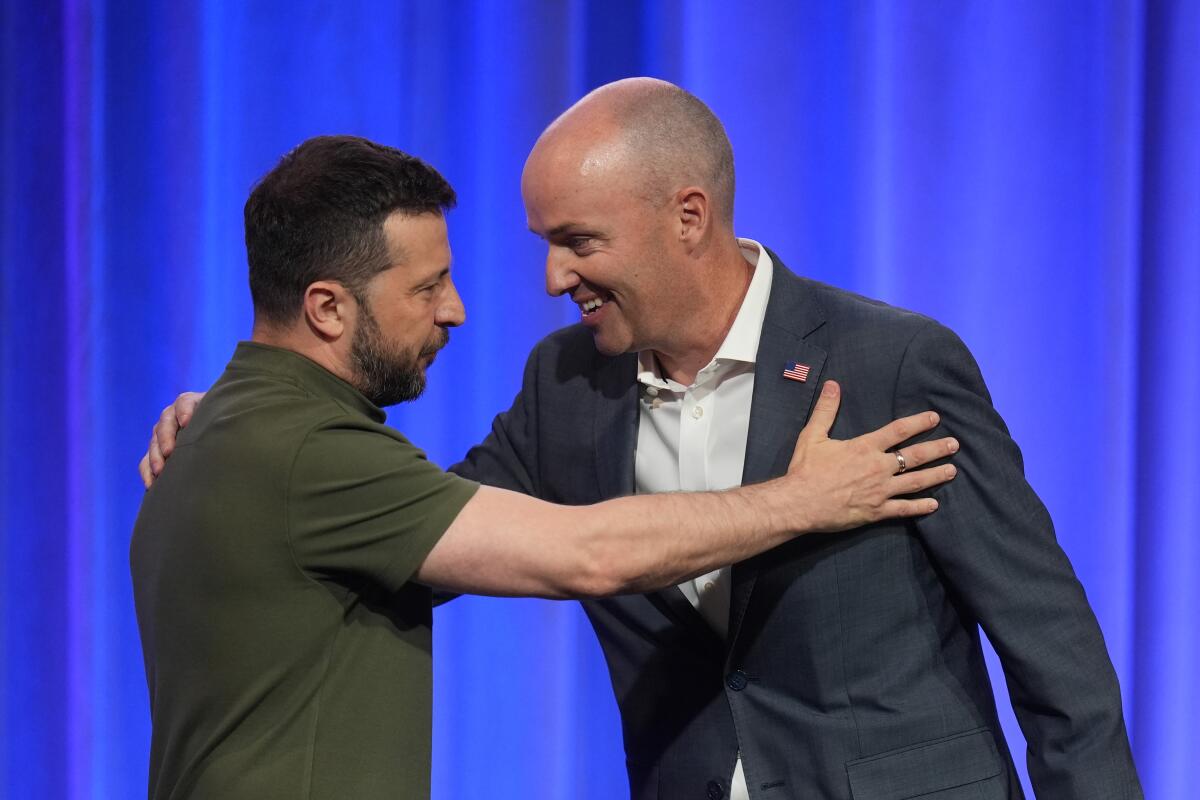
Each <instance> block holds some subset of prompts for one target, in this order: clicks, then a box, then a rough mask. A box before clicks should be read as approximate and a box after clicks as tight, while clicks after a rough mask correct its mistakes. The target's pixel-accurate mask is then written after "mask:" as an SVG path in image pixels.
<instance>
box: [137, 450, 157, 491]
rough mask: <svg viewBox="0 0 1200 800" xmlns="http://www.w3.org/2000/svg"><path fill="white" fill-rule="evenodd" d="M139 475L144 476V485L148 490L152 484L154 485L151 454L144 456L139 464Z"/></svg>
mask: <svg viewBox="0 0 1200 800" xmlns="http://www.w3.org/2000/svg"><path fill="white" fill-rule="evenodd" d="M138 474H139V475H141V476H142V485H143V486H145V487H146V488H147V489H149V488H150V484H152V483H154V473H153V472H151V471H150V454H149V453H147V454H146V455H144V456H142V460H141V461H139V462H138Z"/></svg>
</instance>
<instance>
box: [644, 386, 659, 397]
mask: <svg viewBox="0 0 1200 800" xmlns="http://www.w3.org/2000/svg"><path fill="white" fill-rule="evenodd" d="M646 394H648V395H650V396H651V397H655V396H657V395H658V387H657V386H647V387H646Z"/></svg>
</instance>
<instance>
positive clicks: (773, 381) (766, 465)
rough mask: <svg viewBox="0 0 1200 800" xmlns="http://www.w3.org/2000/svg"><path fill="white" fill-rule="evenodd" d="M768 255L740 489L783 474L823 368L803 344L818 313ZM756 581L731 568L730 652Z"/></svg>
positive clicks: (808, 295)
mask: <svg viewBox="0 0 1200 800" xmlns="http://www.w3.org/2000/svg"><path fill="white" fill-rule="evenodd" d="M768 252H770V251H768ZM770 255H771V258H772V260H773V261H774V265H775V270H774V274H773V276H772V281H771V297H770V300H768V301H767V312H766V316H765V318H764V320H763V327H762V336H761V337H760V338H759V343H758V356H757V359H756V363H755V367H754V398H753V400H752V401H751V404H750V428H749V431H748V432H747V435H746V461H745V463H744V465H743V467H742V484H743V485H745V484H751V483H761V482H762V481H766V480H770V479H771V478H776V477H779V476H780V475H783V474H784V473H785V472H787V467H788V463H789V462H790V461H791V457H792V451H793V449H794V448H795V445H796V437H797V436H798V435H799V434H800V430H801V429H802V428H803V427H804V424H805V422H806V421H807V420H808V416H809V414H810V413H811V412H812V407H813V401H814V399H815V398H816V394H817V390H818V388H819V387H820V384H821V378H822V374H823V372H824V369H825V358H826V352H825V351H824V350H823V349H821V348H820V347H817V346H816V345H814V344H812V343H810V342H807V341H805V340H806V338H807V337H808V336H809V335H810V334H811V333H812V332H813V331H815V330H816V329H817V328H820V327H821V326H822V325H823V324H824V322H825V315H824V313H823V309H821V308H820V306H819V305H818V304H817V303H816V301H815V298H813V296H812V292H811V291H808V290H807V289H806V287H805V286H804V284H803V282H802V281H801V280H800V279H799V278H798V277H796V276H795V275H794V274H793V273H792V272H791V271H790V270H788V269H787V267H785V266H784V265H783V263H782V262H781V261H780V260H779V258H778V257H777V256H776V255H775V254H774V253H771V254H770ZM791 362H796V363H799V364H806V365H807V366H808V368H809V372H808V379H807V380H805V381H795V380H791V379H789V378H786V377H784V375H783V371H784V368H785V367H786V366H787V365H788V364H789V363H791ZM757 577H758V569H757V567H756V560H755V559H750V560H749V561H745V562H742V563H740V564H735V565H734V566H733V575H732V587H731V590H730V603H729V606H730V607H729V639H730V644H731V648H730V649H731V651H732V643H733V641H734V640H735V639H736V637H737V635H738V632H739V630H740V628H741V624H742V620H743V618H744V617H745V614H746V608H747V607H748V606H749V603H750V595H751V593H752V592H753V591H754V583H755V581H756V579H757Z"/></svg>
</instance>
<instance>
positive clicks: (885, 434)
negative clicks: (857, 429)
mask: <svg viewBox="0 0 1200 800" xmlns="http://www.w3.org/2000/svg"><path fill="white" fill-rule="evenodd" d="M939 421H941V418H940V417H939V416H938V415H937V412H934V411H923V412H921V413H920V414H913V415H912V416H910V417H901V418H900V419H898V420H896V421H895V422H889V423H888V424H887V425H884V426H883V427H882V428H880V429H879V430H877V431H872V432H871V433H868V434H865V435H864V436H863V437H862V438H864V439H867V440H868V441H869V442H870V443H871V445H872V446H873V447H875V448H876V449H878V450H891V449H892V448H893V447H895V446H896V445H898V444H900V443H901V442H905V441H908V440H909V439H911V438H912V437H914V436H916V435H917V434H921V433H924V432H925V431H929V430H933V429H934V428H936V427H937V424H938V422H939ZM907 457H908V456H907V454H905V458H907Z"/></svg>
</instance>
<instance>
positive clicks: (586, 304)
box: [575, 297, 605, 317]
mask: <svg viewBox="0 0 1200 800" xmlns="http://www.w3.org/2000/svg"><path fill="white" fill-rule="evenodd" d="M604 303H605V300H604V298H603V297H593V298H591V299H589V300H584V301H583V302H582V303H580V302H577V303H576V304H575V305H577V306H579V312H580V313H581V314H583V316H585V317H590V316H591V315H592V314H595V313H596V312H597V311H599V310H600V309H601V308H602V307H603V306H604Z"/></svg>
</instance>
